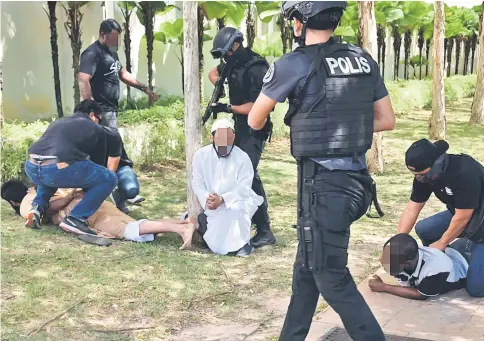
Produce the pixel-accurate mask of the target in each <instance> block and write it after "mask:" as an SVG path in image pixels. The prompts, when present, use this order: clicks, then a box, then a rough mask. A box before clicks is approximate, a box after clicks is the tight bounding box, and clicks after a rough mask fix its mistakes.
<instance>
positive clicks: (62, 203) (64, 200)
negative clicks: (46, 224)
mask: <svg viewBox="0 0 484 341" xmlns="http://www.w3.org/2000/svg"><path fill="white" fill-rule="evenodd" d="M75 195H76V192H75V191H72V192H71V193H69V194H68V195H66V196H64V197H57V198H53V199H52V200H51V201H49V208H48V209H47V215H49V216H53V215H55V214H57V213H58V212H59V211H60V210H62V209H63V208H65V207H66V206H67V205H69V204H70V202H71V201H72V200H74V197H75Z"/></svg>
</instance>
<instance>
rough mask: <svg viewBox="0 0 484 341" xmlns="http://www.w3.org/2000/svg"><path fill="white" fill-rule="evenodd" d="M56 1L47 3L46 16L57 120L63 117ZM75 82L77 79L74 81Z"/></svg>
mask: <svg viewBox="0 0 484 341" xmlns="http://www.w3.org/2000/svg"><path fill="white" fill-rule="evenodd" d="M56 5H57V1H47V6H48V7H49V12H48V13H47V16H48V18H49V24H50V49H51V53H52V68H53V69H54V89H55V103H56V106H57V116H58V117H59V118H61V117H63V116H64V110H63V109H62V92H61V85H60V75H59V46H58V44H57V24H56V22H57V16H56V14H55V9H56ZM75 81H77V79H75Z"/></svg>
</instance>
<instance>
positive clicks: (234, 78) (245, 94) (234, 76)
mask: <svg viewBox="0 0 484 341" xmlns="http://www.w3.org/2000/svg"><path fill="white" fill-rule="evenodd" d="M249 54H250V55H251V56H252V58H251V59H250V60H249V61H248V62H246V63H245V64H244V65H242V66H239V67H235V68H234V69H233V70H232V71H231V72H230V75H229V76H228V77H227V78H228V79H227V81H228V84H229V97H230V103H231V104H233V105H242V104H245V103H247V102H249V90H250V83H249V79H248V75H247V71H249V69H250V68H251V67H252V66H254V65H261V64H262V65H266V66H267V68H269V63H267V61H266V60H265V59H264V58H263V57H262V56H260V55H258V54H257V53H255V52H253V51H251V50H249ZM263 76H264V75H262V76H261V77H263Z"/></svg>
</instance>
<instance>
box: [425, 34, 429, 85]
mask: <svg viewBox="0 0 484 341" xmlns="http://www.w3.org/2000/svg"><path fill="white" fill-rule="evenodd" d="M429 54H430V39H427V41H426V42H425V58H427V65H426V66H425V77H428V76H429V65H430V60H429Z"/></svg>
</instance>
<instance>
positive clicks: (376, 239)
mask: <svg viewBox="0 0 484 341" xmlns="http://www.w3.org/2000/svg"><path fill="white" fill-rule="evenodd" d="M470 105H471V101H470V100H466V101H463V102H461V103H459V104H456V105H454V106H451V107H449V108H448V113H447V124H448V126H447V135H448V140H449V143H450V145H451V150H450V151H451V152H455V153H460V152H465V153H468V154H470V155H472V156H474V157H475V158H477V159H478V160H480V161H481V162H482V161H484V148H482V137H483V136H484V129H483V128H482V127H470V126H468V125H467V121H468V118H469V116H470ZM429 115H430V111H419V112H410V113H408V114H407V115H406V116H403V117H400V118H399V119H398V121H397V129H396V130H395V131H394V132H391V133H387V134H385V137H384V150H385V161H386V170H385V174H384V175H382V176H375V177H374V178H375V180H376V182H377V184H378V195H379V199H380V202H381V205H382V208H383V210H384V212H385V213H386V215H385V217H384V218H382V219H371V218H366V217H364V218H362V219H361V220H360V221H358V222H357V223H355V224H354V225H353V227H352V238H351V247H350V248H351V250H350V269H351V271H352V273H353V274H354V275H355V277H357V278H358V279H362V278H364V277H365V276H367V275H368V274H369V273H370V272H371V271H372V270H373V269H374V268H375V266H377V265H378V260H377V259H378V252H379V250H380V248H381V245H382V243H383V242H384V241H385V240H386V239H387V238H388V237H390V236H391V235H392V233H393V232H394V231H395V226H396V224H397V222H398V219H399V215H400V212H401V211H402V209H403V207H404V205H405V203H406V202H407V200H408V196H409V193H410V189H411V181H412V177H411V175H410V174H409V173H408V172H407V170H406V168H405V166H404V152H405V150H406V148H408V146H409V145H410V144H411V143H412V142H413V141H414V140H416V139H419V138H422V137H425V136H427V126H428V117H429ZM260 174H261V177H262V180H263V182H264V185H265V189H266V192H267V194H268V200H269V209H270V215H271V219H272V222H273V223H272V224H273V229H274V232H275V234H276V236H277V239H278V244H277V245H276V246H275V247H272V248H268V249H263V250H258V251H257V252H256V253H254V254H253V256H251V257H250V258H248V259H239V258H231V257H220V256H215V255H212V254H209V253H208V252H206V251H204V250H201V249H200V250H196V251H184V252H181V251H178V247H179V246H180V245H181V240H180V238H179V237H178V236H174V235H164V236H160V237H158V238H157V239H156V241H155V242H153V243H151V244H144V245H143V244H134V243H128V242H115V243H114V244H113V245H112V246H111V247H109V248H100V247H96V246H92V245H87V244H83V243H81V242H80V241H78V240H77V239H75V238H74V237H72V236H70V235H67V234H66V233H64V232H62V231H60V230H58V229H56V228H55V227H53V226H46V227H44V228H43V229H42V230H41V231H33V230H26V229H25V228H24V227H23V221H22V220H21V219H19V218H18V217H16V216H14V215H13V214H12V212H11V209H10V207H9V206H8V205H7V204H5V203H3V202H2V205H1V208H2V224H1V237H2V254H1V261H2V269H1V272H2V276H1V279H2V286H1V299H2V310H3V311H2V317H1V323H2V327H3V328H2V332H3V335H2V340H29V341H33V340H123V341H124V340H133V339H136V340H166V339H169V337H170V335H172V334H176V333H177V332H178V331H180V330H182V329H185V328H188V327H193V326H197V325H200V326H203V325H207V324H210V323H213V319H214V318H216V319H217V321H218V320H222V321H231V322H237V323H242V324H250V323H259V321H261V320H263V319H265V318H266V317H267V316H268V315H269V312H270V311H271V310H273V309H272V308H273V307H268V306H267V304H265V301H267V299H273V300H274V299H275V300H276V301H277V300H278V299H280V298H283V297H287V296H288V295H290V290H291V278H292V264H293V260H294V253H295V247H296V243H297V240H296V231H295V230H294V229H292V228H291V225H292V224H294V223H295V204H296V202H295V197H296V164H295V162H294V159H293V158H292V157H291V156H290V155H289V144H288V141H287V140H277V141H273V143H271V144H269V145H268V146H267V149H266V151H265V153H264V158H263V160H262V162H261V166H260ZM140 179H141V184H142V187H141V188H142V194H143V196H145V197H146V199H147V200H146V202H145V203H143V205H142V206H139V207H132V215H133V216H134V217H135V218H145V217H148V218H161V217H178V215H179V213H180V212H182V211H183V210H184V208H185V202H184V200H185V174H184V172H183V171H179V170H177V165H176V164H173V165H164V166H163V165H152V167H150V169H146V170H145V173H143V174H142V175H141V176H140ZM441 209H443V206H442V205H440V204H438V203H437V202H436V201H435V200H432V201H431V204H430V205H428V206H427V207H426V208H425V210H424V212H423V215H428V214H431V213H432V212H436V211H439V210H441ZM227 292H229V293H228V294H223V293H227ZM207 297H209V298H208V299H205V300H204V298H207ZM81 298H85V300H84V302H83V303H81V304H79V305H77V306H76V307H74V308H73V309H72V310H70V311H69V312H67V313H66V314H64V315H63V316H61V317H60V318H58V319H56V320H54V321H53V322H52V323H50V324H49V325H48V326H47V328H44V329H43V330H41V331H40V332H38V333H37V334H35V335H33V336H31V337H27V336H26V335H27V333H28V332H29V331H31V330H33V329H35V328H37V327H39V326H40V325H41V324H42V323H43V322H44V321H47V320H48V319H50V318H51V317H53V316H55V315H56V314H58V313H59V312H61V311H62V310H64V309H66V308H68V307H69V306H71V305H72V304H74V303H75V302H76V301H78V300H79V299H81ZM189 306H190V309H188V307H189ZM325 306H326V305H325V303H324V302H323V301H322V302H321V303H320V305H319V306H318V309H317V310H318V312H319V311H321V310H323V309H324V307H325ZM274 309H275V310H277V311H276V313H277V314H284V313H285V307H282V308H281V307H279V308H277V309H276V308H274ZM241 312H242V313H241ZM138 326H152V327H154V328H153V329H147V330H137V331H127V332H122V331H120V332H117V331H116V329H120V328H121V329H122V328H129V327H138ZM106 329H109V330H111V331H110V332H98V331H92V330H106ZM273 339H276V338H273Z"/></svg>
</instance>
